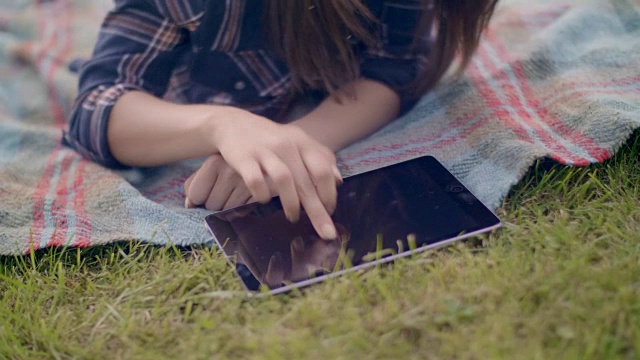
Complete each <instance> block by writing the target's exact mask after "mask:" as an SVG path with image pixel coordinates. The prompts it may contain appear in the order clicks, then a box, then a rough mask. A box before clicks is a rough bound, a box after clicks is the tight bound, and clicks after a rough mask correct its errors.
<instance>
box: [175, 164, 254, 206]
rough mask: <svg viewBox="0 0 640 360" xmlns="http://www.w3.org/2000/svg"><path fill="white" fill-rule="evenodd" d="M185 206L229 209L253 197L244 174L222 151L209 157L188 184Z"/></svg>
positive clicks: (247, 201)
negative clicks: (240, 172) (242, 174)
mask: <svg viewBox="0 0 640 360" xmlns="http://www.w3.org/2000/svg"><path fill="white" fill-rule="evenodd" d="M184 193H185V196H186V200H185V207H187V208H191V207H195V206H204V207H205V208H206V209H208V210H214V211H218V210H225V209H230V208H233V207H236V206H240V205H244V204H247V203H249V202H251V201H253V200H252V197H251V193H250V192H249V189H248V188H247V186H246V185H245V184H244V181H243V180H242V177H240V175H239V174H238V173H237V172H236V171H235V170H233V168H231V166H229V164H227V162H226V161H225V160H224V159H223V158H222V156H221V155H220V154H214V155H211V156H209V157H208V158H207V160H206V161H205V162H204V163H203V164H202V166H201V167H200V169H198V170H197V171H196V172H195V173H193V175H191V176H190V177H189V178H188V179H187V180H186V181H185V183H184Z"/></svg>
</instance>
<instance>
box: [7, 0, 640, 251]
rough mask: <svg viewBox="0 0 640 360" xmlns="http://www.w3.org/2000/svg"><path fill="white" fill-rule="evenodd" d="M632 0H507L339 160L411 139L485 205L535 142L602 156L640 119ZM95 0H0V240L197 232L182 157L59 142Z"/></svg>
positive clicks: (188, 235)
mask: <svg viewBox="0 0 640 360" xmlns="http://www.w3.org/2000/svg"><path fill="white" fill-rule="evenodd" d="M639 4H640V3H639V2H637V1H636V2H634V1H633V0H592V1H562V0H559V1H552V2H551V1H546V2H536V4H534V5H532V3H531V2H522V1H520V2H515V3H512V2H508V3H507V4H505V5H503V6H501V7H500V8H499V10H498V12H497V14H496V16H495V18H494V20H493V22H492V24H491V28H490V29H489V31H488V32H487V34H486V36H485V39H484V40H483V42H482V44H481V46H480V49H479V52H478V53H477V56H476V57H475V60H474V61H473V63H472V65H471V67H470V68H469V69H468V71H467V74H466V75H465V76H464V77H463V78H462V79H460V80H458V81H456V82H455V83H446V84H443V85H442V86H440V87H438V88H437V89H436V90H435V91H433V92H431V93H430V94H428V95H427V96H425V97H424V98H423V99H422V100H421V101H420V102H419V103H418V105H417V106H416V107H415V109H414V110H412V111H411V112H409V113H408V114H406V115H405V116H404V117H402V118H401V119H399V120H398V121H395V122H394V123H392V124H390V125H389V126H387V127H386V128H384V129H382V130H381V131H380V132H378V133H377V134H375V135H374V136H372V137H370V138H368V139H365V140H364V141H361V142H359V143H357V144H355V145H353V146H351V147H349V148H348V149H345V150H344V151H342V152H340V154H339V160H340V167H341V170H342V171H343V172H344V173H346V174H353V173H357V172H361V171H366V170H369V169H372V168H376V167H380V166H383V165H387V164H390V163H395V162H399V161H402V160H407V159H410V158H414V157H417V156H421V155H424V154H431V155H434V156H435V157H437V158H438V159H440V161H442V162H443V163H444V165H445V166H446V167H447V168H448V169H450V170H451V171H452V172H453V173H454V174H455V175H456V176H458V177H459V178H460V180H461V181H462V182H463V183H464V184H465V185H467V186H468V187H469V188H470V189H471V190H472V191H473V192H474V193H475V194H476V195H477V196H478V197H480V198H481V199H482V200H483V201H484V202H485V203H486V204H487V205H489V206H490V207H493V208H495V207H497V206H499V204H500V202H501V200H502V199H503V198H504V196H505V195H506V194H507V193H508V191H509V189H510V188H511V187H512V186H513V185H514V184H516V183H517V182H518V181H519V179H520V178H521V177H522V176H523V174H524V173H525V172H526V170H527V169H528V168H529V167H530V166H531V165H532V163H533V162H534V161H535V160H536V159H538V158H542V157H549V158H552V159H555V160H556V161H558V162H559V163H562V164H567V165H576V166H586V165H588V164H591V163H595V162H600V161H603V160H606V159H608V158H610V157H611V156H612V154H613V153H614V152H615V151H616V149H618V148H619V147H620V146H621V145H622V144H623V143H624V142H625V141H626V139H627V138H628V137H629V136H630V134H631V133H632V132H633V131H634V130H635V129H636V128H638V127H639V126H640V10H639V6H638V5H639ZM111 5H112V3H111V2H110V1H108V0H92V1H83V0H50V1H44V0H40V1H36V0H0V254H23V253H27V252H29V251H32V250H35V249H39V248H44V247H48V246H65V245H69V246H78V247H86V246H92V245H100V244H106V243H110V242H114V241H124V240H138V241H145V242H152V243H158V244H165V243H169V242H171V243H174V244H178V245H188V244H194V243H206V242H209V241H210V236H209V235H208V232H207V230H206V229H205V227H204V226H203V218H204V216H205V215H206V214H207V212H206V211H203V210H185V209H183V208H182V205H183V197H182V196H183V195H182V183H183V181H184V180H185V179H186V178H187V176H188V175H189V174H190V173H191V172H192V171H193V170H194V169H195V168H196V167H197V166H198V163H197V161H191V162H185V163H181V164H178V165H175V166H171V167H165V168H160V169H146V170H134V171H129V172H114V171H111V170H107V169H104V168H102V167H100V166H98V165H95V164H93V163H91V162H88V161H86V160H84V159H82V158H81V157H80V156H78V154H76V153H75V152H73V151H71V150H69V149H66V148H64V147H62V146H61V145H60V134H61V130H62V129H63V128H64V127H65V112H66V110H67V109H68V107H69V104H70V102H71V101H72V100H73V97H74V94H75V86H76V80H77V79H76V77H75V76H74V75H73V74H72V73H71V72H70V71H69V70H68V69H69V66H70V65H71V62H72V61H73V60H74V59H76V58H79V57H88V56H89V55H90V51H91V47H92V43H93V41H94V40H95V36H96V34H97V31H98V24H99V23H100V19H101V17H102V16H103V15H104V12H105V11H106V10H108V8H109V7H110V6H111Z"/></svg>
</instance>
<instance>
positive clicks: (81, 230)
mask: <svg viewBox="0 0 640 360" xmlns="http://www.w3.org/2000/svg"><path fill="white" fill-rule="evenodd" d="M88 163H89V161H88V160H84V159H83V160H80V163H78V169H77V170H76V177H75V180H74V181H73V188H74V189H75V190H76V196H75V197H74V199H73V208H74V209H75V211H76V229H75V230H76V233H75V236H76V239H75V242H74V244H73V245H74V246H78V247H87V246H89V245H91V222H90V221H89V218H88V216H87V213H86V208H85V201H84V200H85V189H86V187H85V186H84V179H85V176H86V172H85V169H86V167H87V164H88Z"/></svg>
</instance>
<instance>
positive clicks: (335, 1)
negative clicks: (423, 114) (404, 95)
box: [265, 0, 497, 97]
mask: <svg viewBox="0 0 640 360" xmlns="http://www.w3.org/2000/svg"><path fill="white" fill-rule="evenodd" d="M420 1H422V4H421V6H423V7H424V9H425V11H423V16H422V19H421V20H420V22H419V25H418V26H417V29H416V33H415V35H414V39H415V41H414V44H413V46H412V47H411V48H410V49H408V50H409V51H413V50H415V49H417V48H418V47H419V46H424V42H425V41H428V39H429V38H430V34H431V33H432V31H435V34H436V36H435V41H434V43H433V48H432V49H431V52H430V54H429V58H428V60H429V63H428V65H427V67H426V68H425V71H423V73H422V74H420V75H419V76H418V77H417V79H416V81H415V82H414V83H413V84H407V88H411V89H412V90H413V91H412V92H411V93H413V94H414V95H415V96H416V97H417V96H420V95H422V94H424V93H426V92H427V91H428V90H429V89H431V88H432V87H433V86H434V85H435V84H436V83H437V82H438V81H439V80H440V79H441V78H442V76H443V75H444V74H445V73H446V72H447V70H448V69H449V68H450V67H451V65H453V64H454V62H456V63H457V72H458V73H459V72H460V71H461V70H462V69H464V67H466V65H467V64H468V63H469V61H470V59H471V56H472V55H473V53H474V52H475V50H476V48H477V47H478V42H479V39H480V36H481V35H482V31H483V29H484V28H485V27H486V25H487V23H488V22H489V19H490V18H491V15H492V14H493V11H494V8H495V5H496V3H497V0H433V3H434V5H435V7H433V8H431V7H429V4H431V0H413V2H417V3H419V2H420ZM427 9H429V10H428V11H427ZM265 15H266V16H267V21H266V24H267V26H268V31H269V36H270V41H271V44H272V46H273V48H274V49H275V52H276V53H277V54H279V55H280V56H282V57H283V58H284V59H285V60H286V62H287V64H288V66H289V68H290V69H291V77H292V82H293V85H294V88H295V89H296V90H297V91H304V90H307V89H322V90H325V91H327V92H329V93H335V91H336V90H338V89H340V88H341V87H342V86H344V85H345V84H346V83H348V82H350V81H353V80H355V79H356V78H357V77H358V73H359V69H358V59H357V58H356V55H355V53H354V49H353V46H352V44H351V42H350V39H351V38H355V39H358V40H359V41H362V42H364V43H365V44H367V45H375V43H376V41H377V39H378V37H379V36H380V34H379V33H378V32H377V31H375V30H372V29H376V28H377V27H376V26H375V25H376V19H375V18H374V17H373V15H372V14H371V13H370V12H369V10H368V8H367V6H366V5H364V4H363V1H362V0H268V1H267V2H266V14H265Z"/></svg>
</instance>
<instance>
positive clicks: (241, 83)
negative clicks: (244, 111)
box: [233, 81, 247, 91]
mask: <svg viewBox="0 0 640 360" xmlns="http://www.w3.org/2000/svg"><path fill="white" fill-rule="evenodd" d="M246 87H247V84H245V83H244V81H238V82H237V83H235V84H234V85H233V88H234V89H236V90H238V91H241V90H244V89H245V88H246Z"/></svg>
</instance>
